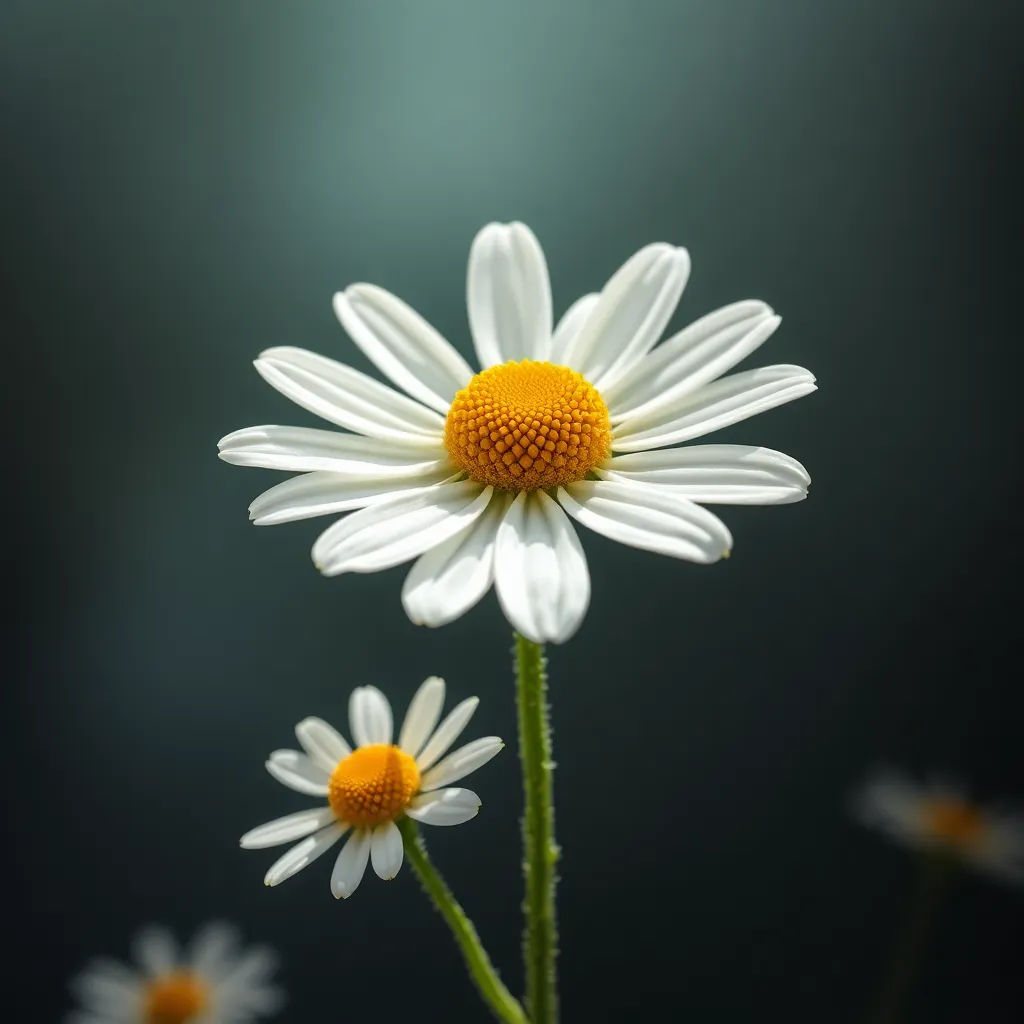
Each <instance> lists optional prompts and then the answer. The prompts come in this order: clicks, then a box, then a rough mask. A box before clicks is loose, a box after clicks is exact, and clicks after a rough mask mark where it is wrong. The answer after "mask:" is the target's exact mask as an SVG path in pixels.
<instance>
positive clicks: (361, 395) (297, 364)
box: [255, 346, 444, 443]
mask: <svg viewBox="0 0 1024 1024" xmlns="http://www.w3.org/2000/svg"><path fill="white" fill-rule="evenodd" d="M255 366H256V369H257V371H258V372H259V374H260V376H262V377H263V379H264V380H265V381H266V382H267V383H268V384H270V385H271V387H274V388H276V389H277V390H278V391H280V392H281V394H283V395H285V396H286V397H288V398H290V399H291V400H292V401H293V402H295V403H296V404H297V405H301V406H302V407H303V408H304V409H308V410H309V411H310V412H311V413H314V414H315V415H317V416H320V417H321V418H323V419H325V420H327V421H328V422H330V423H335V424H337V425H338V426H339V427H345V428H346V429H347V430H352V431H355V433H357V434H366V435H367V436H369V437H393V438H399V439H404V440H416V439H419V440H421V441H422V440H425V441H428V442H435V443H436V442H437V441H438V440H439V439H440V438H441V437H442V436H443V434H444V417H443V416H441V415H440V414H439V413H437V412H435V411H434V410H433V409H428V408H427V407H426V406H425V405H421V404H420V403H419V402H414V401H413V400H412V399H411V398H407V397H406V396H405V395H402V394H399V393H398V392H397V391H395V390H394V389H393V388H389V387H388V386H387V385H386V384H381V382H380V381H377V380H374V379H373V378H372V377H367V376H366V374H365V373H360V372H359V371H358V370H353V369H352V367H351V366H345V365H344V364H343V363H338V362H335V361H334V360H333V359H326V358H325V357H324V356H319V355H317V354H316V353H315V352H308V351H306V349H302V348H291V347H287V346H285V347H281V348H268V349H267V350H266V351H265V352H261V353H260V357H259V359H257V360H256V363H255Z"/></svg>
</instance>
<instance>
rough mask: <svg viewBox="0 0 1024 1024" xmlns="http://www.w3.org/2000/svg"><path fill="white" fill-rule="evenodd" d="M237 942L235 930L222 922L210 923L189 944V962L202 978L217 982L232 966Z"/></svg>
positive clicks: (237, 936) (237, 937)
mask: <svg viewBox="0 0 1024 1024" xmlns="http://www.w3.org/2000/svg"><path fill="white" fill-rule="evenodd" d="M239 941H240V939H239V935H238V930H237V929H236V928H234V927H232V926H231V925H230V924H227V923H226V922H224V921H211V922H210V923H209V924H206V925H204V926H203V927H202V928H201V929H200V930H199V931H198V932H197V933H196V936H195V938H193V939H192V942H191V943H190V944H189V951H188V959H189V962H190V963H191V965H192V967H193V969H194V970H195V971H197V972H198V973H199V974H201V975H203V977H205V978H209V979H210V980H212V981H219V980H220V979H221V978H223V977H224V975H225V974H226V973H227V971H228V970H230V969H231V968H232V967H233V966H234V964H235V961H236V956H237V953H236V951H237V949H238V945H239Z"/></svg>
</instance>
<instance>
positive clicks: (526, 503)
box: [494, 491, 590, 644]
mask: <svg viewBox="0 0 1024 1024" xmlns="http://www.w3.org/2000/svg"><path fill="white" fill-rule="evenodd" d="M494 582H495V589H496V591H497V594H498V601H499V602H500V604H501V607H502V610H503V611H504V613H505V617H506V618H507V619H508V620H509V622H510V623H511V624H512V625H513V626H514V627H515V628H516V629H517V630H518V631H519V632H520V633H522V634H523V636H525V637H526V638H527V639H529V640H532V641H533V642H534V643H540V644H543V643H549V642H552V643H564V642H565V641H566V640H568V639H569V637H571V636H572V635H573V633H575V632H576V630H577V629H578V628H579V625H580V623H581V622H582V621H583V616H584V615H585V614H586V611H587V605H588V604H589V603H590V573H589V571H588V570H587V560H586V557H585V556H584V554H583V548H582V547H581V546H580V542H579V538H578V537H577V536H576V531H575V530H574V529H573V527H572V523H570V522H569V520H568V519H567V518H566V515H565V513H564V512H563V511H562V510H561V509H560V508H559V507H558V505H557V504H556V503H555V502H554V501H553V500H552V499H551V498H550V497H548V495H547V494H545V493H544V491H532V492H526V491H521V492H520V493H519V494H518V495H517V496H516V499H515V501H513V502H512V504H511V506H510V507H509V510H508V512H507V513H506V514H505V518H504V519H503V520H502V523H501V526H499V528H498V537H497V543H496V545H495V551H494Z"/></svg>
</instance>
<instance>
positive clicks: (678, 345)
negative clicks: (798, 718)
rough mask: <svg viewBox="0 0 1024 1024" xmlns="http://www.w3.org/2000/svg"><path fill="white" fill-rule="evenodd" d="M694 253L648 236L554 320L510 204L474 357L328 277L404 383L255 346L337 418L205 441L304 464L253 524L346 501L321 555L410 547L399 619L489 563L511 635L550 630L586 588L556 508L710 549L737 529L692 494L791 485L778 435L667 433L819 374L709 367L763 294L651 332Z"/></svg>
mask: <svg viewBox="0 0 1024 1024" xmlns="http://www.w3.org/2000/svg"><path fill="white" fill-rule="evenodd" d="M689 271H690V258H689V256H688V255H687V252H686V250H685V249H680V248H676V247H674V246H671V245H666V244H662V243H658V244H654V245H649V246H647V247H645V248H643V249H641V250H640V251H639V252H638V253H636V254H635V255H634V256H633V257H632V258H631V259H629V260H628V261H627V262H626V263H625V264H624V265H623V266H622V267H621V268H620V269H619V270H618V271H617V272H616V273H615V274H614V275H612V277H611V279H610V280H609V281H608V283H607V284H606V285H605V287H604V289H603V290H602V291H601V293H600V294H594V295H586V296H584V297H583V298H581V299H579V300H578V301H577V302H576V303H575V304H574V305H572V306H571V307H570V308H569V309H568V311H567V312H566V313H565V315H564V316H563V317H562V319H561V320H560V322H559V323H558V325H557V327H555V328H554V330H552V309H551V288H550V284H549V281H548V270H547V264H546V263H545V260H544V254H543V252H542V250H541V247H540V245H539V243H538V242H537V239H536V238H535V237H534V235H533V234H532V233H531V232H530V230H529V229H528V228H527V227H526V226H525V225H523V224H518V223H513V224H490V225H488V226H487V227H485V228H484V229H483V230H482V231H481V232H480V233H479V234H478V235H477V237H476V239H475V241H474V242H473V246H472V249H471V251H470V257H469V272H468V284H467V304H468V310H469V325H470V329H471V332H472V335H473V342H474V345H475V348H476V354H477V357H478V359H479V363H480V366H481V370H480V372H479V373H475V372H474V371H473V369H472V368H471V367H470V365H469V364H468V363H467V362H466V361H465V360H464V359H463V358H462V356H461V355H459V353H458V352H456V351H455V349H454V348H453V347H452V346H451V345H450V344H449V343H448V342H447V341H446V340H445V339H444V338H442V337H441V335H440V334H438V333H437V331H436V330H434V328H433V327H431V326H430V325H429V324H428V323H427V322H426V321H424V320H423V319H422V318H421V317H420V316H419V315H418V314H417V313H415V312H414V311H413V310H412V309H411V308H410V307H409V306H407V305H406V304H405V303H403V302H402V301H401V300H400V299H398V298H396V297H395V296H393V295H391V294H390V293H388V292H386V291H384V290H383V289H381V288H378V287H375V286H374V285H369V284H354V285H351V286H350V287H349V288H347V289H346V290H345V291H344V292H341V293H339V294H338V295H336V296H335V297H334V308H335V311H336V313H337V315H338V318H339V319H340V321H341V323H342V326H343V327H344V328H345V330H346V331H347V332H348V334H349V335H350V337H351V338H352V340H353V341H354V342H355V343H356V345H358V346H359V348H360V349H361V350H362V351H363V353H364V354H365V355H366V356H367V357H368V358H369V359H370V361H371V362H373V363H374V364H375V365H376V367H377V368H378V370H380V372H381V373H382V374H384V375H385V376H386V377H388V378H389V379H390V380H391V381H392V382H393V383H394V384H396V385H397V386H398V387H399V388H401V389H402V391H404V392H405V394H402V393H400V392H399V391H395V390H393V389H392V388H390V387H387V386H386V385H384V384H381V383H380V382H379V381H376V380H374V379H372V378H370V377H367V376H366V375H365V374H362V373H359V372H358V371H356V370H353V369H351V368H350V367H348V366H344V365H342V364H341V363H337V362H334V361H333V360H330V359H325V358H324V357H323V356H319V355H315V354H313V353H312V352H307V351H305V350H304V349H299V348H272V349H268V350H267V351H265V352H263V353H262V354H261V355H260V357H259V359H257V360H256V369H257V370H258V371H259V372H260V374H261V375H262V376H263V377H264V379H265V380H266V381H267V382H268V383H270V384H271V385H272V386H273V387H275V388H277V390H278V391H280V392H281V393H282V394H284V395H286V396H287V397H288V398H290V399H292V400H293V401H294V402H296V403H298V404H299V405H301V406H303V407H304V408H306V409H308V410H309V411H311V412H313V413H316V414H317V415H318V416H320V417H322V418H323V419H325V420H327V421H328V422H330V423H333V424H334V425H336V426H338V427H342V428H343V429H344V430H346V431H349V432H350V433H338V432H332V431H325V430H314V429H309V428H305V427H283V426H261V427H251V428H248V429H245V430H239V431H236V432H235V433H232V434H229V435H228V436H227V437H224V438H223V439H222V440H221V441H220V457H221V458H222V459H224V460H225V461H226V462H230V463H234V464H235V465H242V466H260V467H263V468H267V469H280V470H290V471H293V472H298V473H301V474H303V475H301V476H298V477H294V478H292V479H290V480H286V481H285V482H284V483H281V484H278V485H277V486H276V487H272V488H271V489H270V490H269V491H266V492H265V493H263V494H262V495H260V496H259V497H258V498H257V499H256V500H255V501H254V502H253V503H252V505H250V507H249V513H250V518H251V519H252V520H253V522H255V523H256V524H257V525H271V524H275V523H284V522H289V521H291V520H296V519H305V518H308V517H311V516H320V515H329V514H333V513H338V512H347V511H350V510H353V509H355V510H358V511H354V512H352V514H351V515H349V516H347V517H345V518H343V519H341V520H339V521H338V522H336V523H335V524H334V525H332V526H331V527H329V528H328V529H327V530H326V531H325V532H324V533H323V534H322V535H321V536H320V538H319V539H318V540H317V542H316V544H315V545H314V547H313V561H314V563H315V564H316V565H317V567H318V568H319V569H320V571H321V572H322V573H324V574H325V575H327V576H337V575H340V574H341V573H347V572H376V571H377V570H380V569H387V568H389V567H391V566H395V565H399V564H401V563H403V562H407V561H409V560H411V559H414V558H415V559H417V561H416V562H415V563H414V565H413V567H412V570H411V571H410V573H409V575H408V577H407V578H406V581H405V586H404V588H403V591H402V601H403V604H404V606H405V609H406V612H407V613H408V615H409V617H410V618H411V619H412V620H413V621H414V622H416V623H420V624H423V625H427V626H439V625H442V624H444V623H446V622H450V621H452V620H453V619H455V618H457V617H459V616H460V615H462V614H463V613H464V612H466V611H467V610H468V609H469V608H471V607H472V606H473V605H475V604H476V603H477V602H478V601H479V600H480V598H481V597H482V596H483V595H484V594H485V593H486V592H487V591H488V590H489V589H490V587H491V585H492V583H493V584H494V586H495V589H496V591H497V595H498V599H499V602H500V604H501V606H502V609H503V610H504V612H505V615H506V617H507V618H508V619H509V621H510V622H511V623H512V625H513V626H514V627H515V628H516V629H517V630H518V631H519V632H520V633H522V634H523V635H524V636H525V637H527V638H528V639H530V640H533V641H535V642H538V643H544V642H548V641H553V642H562V641H564V640H567V639H568V638H569V637H570V636H571V635H572V634H573V633H574V632H575V631H576V629H577V627H578V626H579V624H580V622H581V621H582V619H583V616H584V614H585V612H586V609H587V606H588V604H589V601H590V575H589V572H588V570H587V562H586V558H585V556H584V554H583V549H582V547H581V545H580V542H579V539H578V537H577V534H576V530H575V529H574V528H573V525H572V522H571V520H570V517H571V518H572V519H575V520H576V521H577V522H579V523H582V524H583V525H584V526H587V527H589V528H590V529H592V530H595V531H596V532H598V533H601V534H604V535H605V536H607V537H610V538H611V539H613V540H617V541H620V542H622V543H623V544H628V545H631V546H633V547H637V548H644V549H647V550H650V551H656V552H660V553H661V554H665V555H669V556H672V557H674V558H681V559H685V560H688V561H692V562H703V563H709V562H715V561H717V560H718V559H719V558H721V557H722V556H723V555H726V554H727V553H728V552H729V550H730V548H731V547H732V537H731V536H730V534H729V531H728V529H727V528H726V526H725V524H724V523H723V522H722V521H721V520H720V519H719V518H718V517H717V516H715V515H714V514H712V513H711V512H709V511H707V509H705V508H704V507H703V506H702V504H699V503H708V504H720V503H725V504H728V503H736V504H755V505H759V504H763V505H770V504H778V503H783V502H791V501H798V500H800V499H801V498H803V497H805V496H806V493H807V487H808V485H809V483H810V477H809V476H808V474H807V472H806V470H805V469H804V468H803V466H801V465H800V463H798V462H796V461H795V460H794V459H792V458H790V457H789V456H787V455H783V454H781V453H780V452H776V451H771V450H770V449H767V448H757V447H749V446H744V445H722V444H716V445H695V446H690V447H677V446H678V445H679V444H680V443H681V442H684V441H691V440H693V439H694V438H697V437H700V436H702V435H704V434H707V433H710V432H711V431H714V430H718V429H719V428H721V427H726V426H728V425H729V424H732V423H738V422H739V421H740V420H744V419H747V418H748V417H750V416H753V415H755V414H756V413H760V412H764V411H765V410H767V409H771V408H773V407H774V406H777V405H781V404H782V403H784V402H789V401H792V400H793V399H794V398H799V397H800V396H801V395H806V394H808V393H810V392H811V391H813V390H814V389H815V384H814V376H813V375H812V374H811V373H810V372H809V371H807V370H805V369H803V368H802V367H799V366H788V365H781V366H768V367H763V368H761V369H756V370H745V371H743V372H741V373H736V374H732V375H731V376H727V377H722V374H724V373H726V372H727V371H728V370H730V369H731V368H732V367H733V366H735V365H736V364H737V363H738V362H740V360H742V359H743V358H745V357H746V356H748V355H749V354H750V353H752V352H753V351H754V350H755V349H757V348H758V347H759V346H760V345H761V344H762V343H763V342H764V341H765V340H766V339H767V338H768V337H769V336H770V335H771V334H772V333H773V332H774V331H775V329H776V327H777V326H778V325H779V317H778V316H776V315H775V313H774V312H773V311H772V310H771V309H770V308H769V307H768V306H767V305H765V303H763V302H756V301H745V302H737V303H734V304H733V305H730V306H726V307H724V308H722V309H719V310H716V311H715V312H713V313H710V314H708V315H707V316H705V317H703V318H702V319H700V320H698V321H696V322H695V323H693V324H691V325H690V326H689V327H687V328H685V329H684V330H682V331H680V332H678V333H677V334H675V335H673V336H672V337H670V338H668V339H667V340H666V341H664V342H662V343H661V344H660V345H658V346H657V347H655V346H656V344H657V342H658V339H659V338H660V336H661V333H662V331H663V330H664V328H665V326H666V325H667V324H668V321H669V319H670V318H671V316H672V314H673V312H674V310H675V308H676V305H677V303H678V301H679V298H680V295H681V294H682V291H683V287H684V285H685V284H686V280H687V277H688V276H689ZM719 378H721V379H719ZM566 513H568V515H567V514H566Z"/></svg>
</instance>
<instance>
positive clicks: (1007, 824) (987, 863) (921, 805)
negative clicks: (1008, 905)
mask: <svg viewBox="0 0 1024 1024" xmlns="http://www.w3.org/2000/svg"><path fill="white" fill-rule="evenodd" d="M857 810H858V812H859V815H860V817H861V819H862V820H863V821H864V822H865V824H867V825H870V826H872V827H875V828H878V829H880V830H881V831H883V832H885V833H887V834H888V835H890V836H892V837H893V838H894V839H896V840H898V841H899V842H902V843H904V844H906V845H908V846H916V847H918V848H920V849H924V850H928V851H930V852H933V853H942V854H946V855H950V856H953V857H955V858H956V859H957V860H961V861H964V862H966V863H968V864H970V865H972V866H973V867H976V868H979V869H980V870H982V871H986V872H988V873H990V874H994V875H997V876H999V877H1002V878H1004V879H1006V880H1009V881H1012V882H1016V883H1018V884H1024V813H1020V812H1012V811H1007V810H1003V809H999V808H994V807H989V808H986V807H982V806H980V805H979V804H976V803H973V802H972V801H970V800H969V799H968V798H967V797H966V795H965V794H964V791H963V790H962V789H960V788H959V787H957V786H954V785H952V784H950V783H946V782H933V783H931V784H928V785H924V786H919V785H915V784H914V783H912V782H910V781H909V780H907V779H905V778H903V777H901V776H898V775H895V774H883V775H878V776H876V777H875V778H874V779H872V780H871V781H870V782H869V783H868V784H867V786H865V787H864V790H863V791H862V793H861V794H860V797H859V800H858V807H857Z"/></svg>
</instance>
